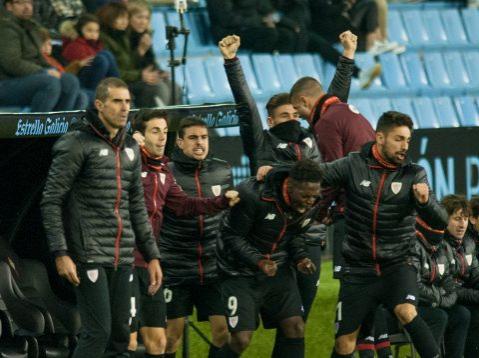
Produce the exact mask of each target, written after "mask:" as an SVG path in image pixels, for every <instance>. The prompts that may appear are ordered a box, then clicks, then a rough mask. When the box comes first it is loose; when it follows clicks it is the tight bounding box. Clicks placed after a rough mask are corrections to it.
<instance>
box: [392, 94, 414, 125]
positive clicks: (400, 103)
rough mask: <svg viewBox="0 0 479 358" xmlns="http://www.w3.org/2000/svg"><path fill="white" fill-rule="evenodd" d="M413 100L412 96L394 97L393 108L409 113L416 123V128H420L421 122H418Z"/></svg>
mask: <svg viewBox="0 0 479 358" xmlns="http://www.w3.org/2000/svg"><path fill="white" fill-rule="evenodd" d="M411 101H412V100H411V98H408V97H397V98H393V99H391V104H392V109H393V110H395V111H398V112H401V113H404V114H407V115H408V116H409V117H411V119H412V121H413V123H414V128H416V129H418V128H419V123H418V122H417V119H416V113H415V112H414V108H413V107H412V103H411Z"/></svg>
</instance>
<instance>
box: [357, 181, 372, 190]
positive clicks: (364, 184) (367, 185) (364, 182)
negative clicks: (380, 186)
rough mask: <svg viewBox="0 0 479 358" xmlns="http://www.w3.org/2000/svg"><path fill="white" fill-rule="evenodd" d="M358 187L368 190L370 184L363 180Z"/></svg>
mask: <svg viewBox="0 0 479 358" xmlns="http://www.w3.org/2000/svg"><path fill="white" fill-rule="evenodd" d="M359 185H361V186H364V187H366V188H368V187H369V186H370V185H371V182H370V181H369V180H363V181H362V182H361V183H360V184H359Z"/></svg>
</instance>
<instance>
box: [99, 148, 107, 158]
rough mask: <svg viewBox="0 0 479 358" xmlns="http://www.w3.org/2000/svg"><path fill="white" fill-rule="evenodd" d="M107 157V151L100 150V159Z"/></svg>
mask: <svg viewBox="0 0 479 358" xmlns="http://www.w3.org/2000/svg"><path fill="white" fill-rule="evenodd" d="M107 155H108V149H102V150H100V157H106V156H107Z"/></svg>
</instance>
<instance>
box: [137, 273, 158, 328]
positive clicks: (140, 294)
mask: <svg viewBox="0 0 479 358" xmlns="http://www.w3.org/2000/svg"><path fill="white" fill-rule="evenodd" d="M133 274H134V275H133V287H134V297H132V302H131V304H132V308H133V307H135V310H134V312H135V313H136V315H133V320H132V324H131V331H132V332H136V331H138V329H139V328H141V327H161V328H166V303H165V297H164V292H163V291H164V289H163V287H160V289H159V290H158V292H157V293H156V294H155V295H153V296H150V295H149V294H148V286H149V281H150V277H149V274H148V270H147V269H146V268H141V267H135V269H134V270H133Z"/></svg>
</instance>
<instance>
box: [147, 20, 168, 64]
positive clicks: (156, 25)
mask: <svg viewBox="0 0 479 358" xmlns="http://www.w3.org/2000/svg"><path fill="white" fill-rule="evenodd" d="M165 26H166V22H165V15H164V14H163V12H161V11H153V14H152V16H151V27H152V28H153V51H154V52H155V54H156V56H157V57H165V56H166V53H167V52H166V51H167V49H166V29H165Z"/></svg>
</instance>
